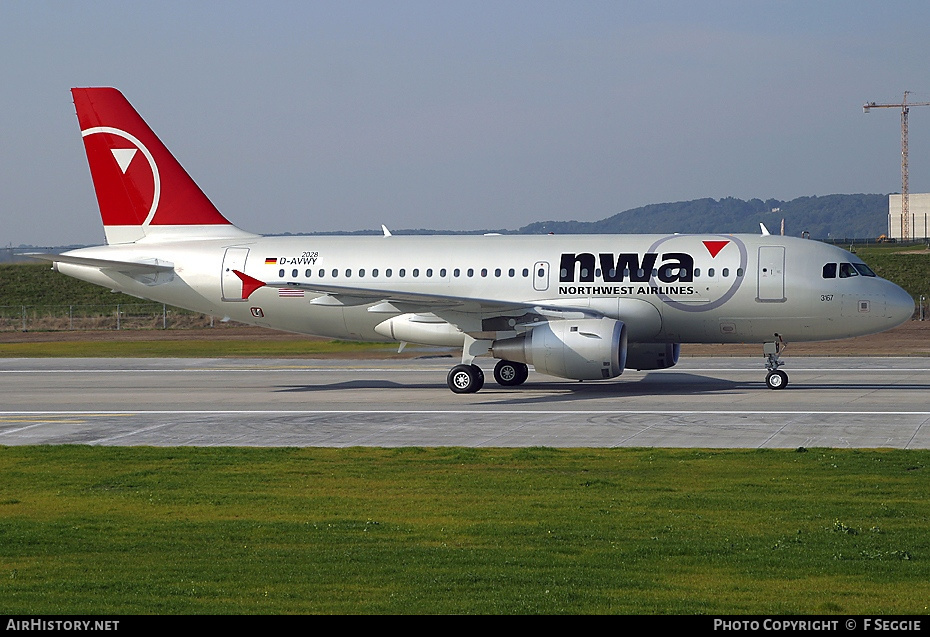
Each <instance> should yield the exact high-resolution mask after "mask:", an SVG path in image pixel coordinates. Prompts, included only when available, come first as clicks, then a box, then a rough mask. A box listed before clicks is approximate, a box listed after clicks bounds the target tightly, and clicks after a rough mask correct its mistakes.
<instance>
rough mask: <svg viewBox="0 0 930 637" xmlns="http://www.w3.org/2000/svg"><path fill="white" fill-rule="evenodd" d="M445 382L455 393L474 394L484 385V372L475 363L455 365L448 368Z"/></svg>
mask: <svg viewBox="0 0 930 637" xmlns="http://www.w3.org/2000/svg"><path fill="white" fill-rule="evenodd" d="M446 383H448V385H449V389H451V390H452V391H453V392H455V393H456V394H474V393H475V392H476V391H478V390H479V389H481V388H482V387H484V372H483V371H482V370H481V368H480V367H478V366H477V365H456V366H455V367H453V368H452V369H450V370H449V375H448V376H447V377H446Z"/></svg>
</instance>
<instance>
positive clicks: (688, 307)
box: [559, 235, 748, 312]
mask: <svg viewBox="0 0 930 637" xmlns="http://www.w3.org/2000/svg"><path fill="white" fill-rule="evenodd" d="M701 248H703V250H702V249H701ZM695 250H696V251H697V255H696V256H695ZM747 263H748V254H747V250H746V245H745V244H744V243H743V242H742V240H740V239H739V238H738V237H736V236H732V235H711V236H710V237H707V236H706V235H705V236H704V237H695V236H693V235H670V236H665V237H661V238H659V239H657V240H656V241H655V242H654V243H653V244H652V245H651V246H649V248H648V249H647V250H646V251H645V252H644V253H634V252H623V253H620V254H617V253H611V252H602V253H598V254H592V253H589V252H580V253H577V252H566V253H563V254H562V255H561V257H560V263H559V281H560V282H561V283H564V284H567V285H560V286H559V293H560V294H567V295H572V296H649V297H651V298H653V299H656V300H658V301H660V302H662V303H664V304H665V305H667V306H669V307H672V308H675V309H678V310H681V311H683V312H708V311H710V310H714V309H716V308H718V307H720V306H721V305H723V304H724V303H726V302H727V301H729V300H730V299H731V298H733V296H734V295H735V294H736V293H737V291H738V290H739V289H740V286H741V285H742V283H743V281H744V280H746V277H745V273H746V264H747ZM610 283H614V284H615V285H609V284H610ZM586 284H587V285H586ZM592 284H593V285H592ZM634 284H635V285H634Z"/></svg>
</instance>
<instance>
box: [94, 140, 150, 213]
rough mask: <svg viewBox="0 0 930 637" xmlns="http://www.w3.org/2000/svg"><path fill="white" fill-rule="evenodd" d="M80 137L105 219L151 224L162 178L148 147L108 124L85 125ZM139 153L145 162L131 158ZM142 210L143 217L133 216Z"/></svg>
mask: <svg viewBox="0 0 930 637" xmlns="http://www.w3.org/2000/svg"><path fill="white" fill-rule="evenodd" d="M81 136H82V137H83V138H84V144H85V146H86V149H87V156H88V159H89V160H90V163H91V167H92V170H91V174H92V175H93V177H94V181H95V182H96V183H95V186H96V187H97V194H98V200H99V203H100V207H101V213H103V214H104V218H107V219H110V220H111V222H112V223H113V225H124V224H125V225H142V226H148V225H149V224H151V222H152V219H153V218H154V217H155V212H156V211H157V210H158V202H159V199H160V198H161V177H160V175H159V172H158V165H157V164H156V163H155V158H154V157H153V156H152V153H151V152H150V151H149V149H148V148H146V147H145V144H143V143H142V142H141V141H139V139H137V138H136V137H134V136H133V135H130V134H129V133H127V132H126V131H123V130H120V129H118V128H113V127H111V126H97V127H93V128H88V129H85V130H83V131H81ZM140 153H141V155H142V156H143V157H144V158H145V162H144V163H142V162H139V161H138V160H136V161H134V160H135V157H136V155H137V154H140ZM117 171H118V172H117ZM127 199H128V201H127ZM127 204H129V205H127ZM146 211H147V213H146ZM142 213H146V216H145V218H144V219H141V218H135V217H136V215H139V216H141V214H142Z"/></svg>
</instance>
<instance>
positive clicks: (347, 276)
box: [346, 270, 352, 279]
mask: <svg viewBox="0 0 930 637" xmlns="http://www.w3.org/2000/svg"><path fill="white" fill-rule="evenodd" d="M351 276H352V270H346V278H347V279H348V278H349V277H351Z"/></svg>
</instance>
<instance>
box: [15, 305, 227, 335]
mask: <svg viewBox="0 0 930 637" xmlns="http://www.w3.org/2000/svg"><path fill="white" fill-rule="evenodd" d="M227 324H228V323H225V322H223V321H219V320H216V319H215V318H214V317H213V316H210V315H208V314H200V313H196V312H189V311H187V310H182V309H179V308H175V307H172V306H170V305H164V304H162V303H118V304H113V305H6V306H2V305H0V331H6V332H12V331H22V332H39V331H69V330H75V331H81V330H169V329H198V328H204V327H218V326H223V325H227ZM236 325H239V326H241V325H242V324H241V323H236Z"/></svg>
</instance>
